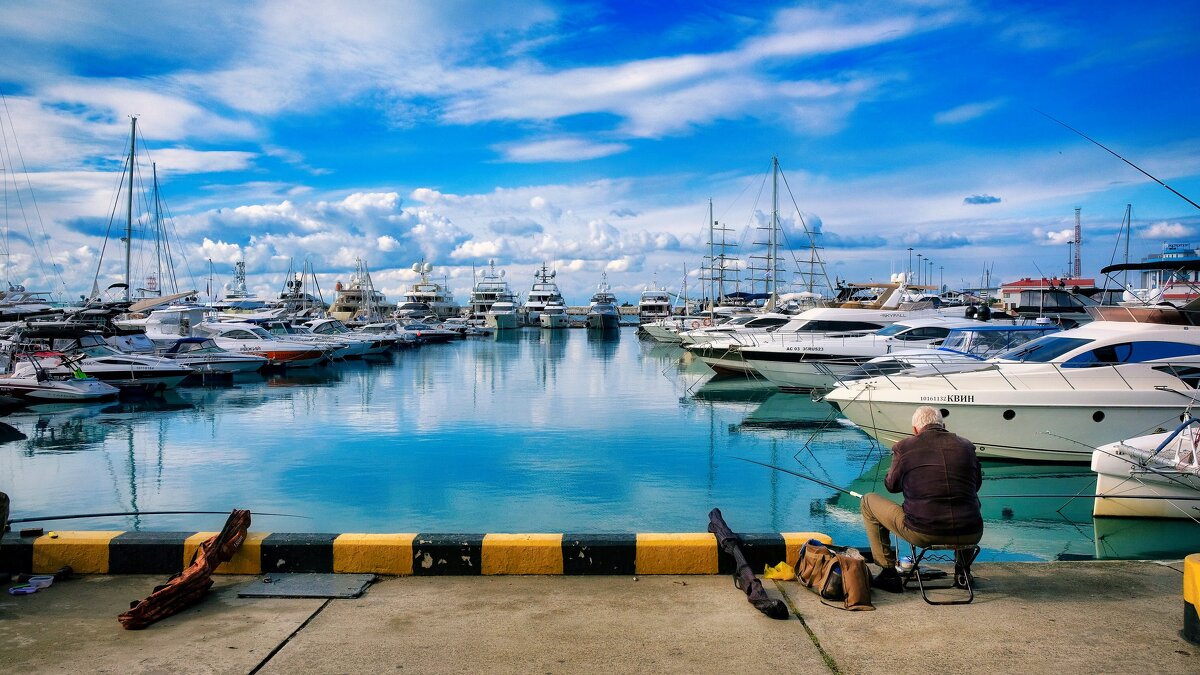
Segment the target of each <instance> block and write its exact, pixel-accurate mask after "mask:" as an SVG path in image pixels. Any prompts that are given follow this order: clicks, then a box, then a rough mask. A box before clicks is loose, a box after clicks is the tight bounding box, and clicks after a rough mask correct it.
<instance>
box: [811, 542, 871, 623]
mask: <svg viewBox="0 0 1200 675" xmlns="http://www.w3.org/2000/svg"><path fill="white" fill-rule="evenodd" d="M796 579H797V580H798V581H799V582H800V583H801V584H803V585H804V586H805V587H806V588H808V589H810V590H812V591H813V592H814V593H816V594H817V595H819V596H821V598H822V600H821V602H822V603H824V604H827V605H830V606H831V607H837V605H835V604H833V603H830V602H826V601H827V600H841V601H842V605H843V606H842V607H841V608H842V609H848V610H851V611H869V610H873V609H875V606H874V605H872V604H871V573H870V571H869V570H868V569H867V561H866V560H864V559H863V557H862V554H860V553H859V552H858V549H854V548H846V547H842V546H832V547H831V546H826V545H825V544H823V543H821V542H819V541H817V540H815V539H812V540H809V542H808V543H806V544H805V545H804V546H803V547H802V548H801V549H800V560H799V562H798V563H797V566H796Z"/></svg>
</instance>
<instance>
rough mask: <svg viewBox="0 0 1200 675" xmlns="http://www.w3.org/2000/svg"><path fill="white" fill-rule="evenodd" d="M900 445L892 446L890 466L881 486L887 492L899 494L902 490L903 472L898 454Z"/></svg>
mask: <svg viewBox="0 0 1200 675" xmlns="http://www.w3.org/2000/svg"><path fill="white" fill-rule="evenodd" d="M899 446H900V444H899V443H897V444H896V445H895V446H892V466H891V467H890V468H889V469H888V472H887V476H886V477H884V479H883V486H884V487H885V488H887V491H888V492H900V491H901V490H903V489H904V485H903V482H902V481H901V478H903V476H904V471H903V470H902V469H901V468H900V465H901V464H902V463H903V459H901V457H902V455H901V454H900V447H899Z"/></svg>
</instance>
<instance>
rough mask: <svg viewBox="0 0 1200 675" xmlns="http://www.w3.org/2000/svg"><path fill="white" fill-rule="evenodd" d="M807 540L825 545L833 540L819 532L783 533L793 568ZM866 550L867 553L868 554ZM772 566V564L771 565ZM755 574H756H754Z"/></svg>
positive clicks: (798, 560)
mask: <svg viewBox="0 0 1200 675" xmlns="http://www.w3.org/2000/svg"><path fill="white" fill-rule="evenodd" d="M809 539H816V540H817V541H820V542H822V543H825V544H832V543H833V538H832V537H830V536H829V535H827V534H821V533H820V532H784V533H783V540H784V542H786V546H787V563H788V564H789V565H791V566H792V567H795V566H796V565H797V564H799V562H800V547H802V546H804V545H805V544H807V543H808V540H809ZM870 552H871V551H870V549H867V553H870ZM772 564H774V563H772ZM756 574H757V572H756Z"/></svg>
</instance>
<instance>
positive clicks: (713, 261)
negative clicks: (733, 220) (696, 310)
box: [700, 199, 717, 310]
mask: <svg viewBox="0 0 1200 675" xmlns="http://www.w3.org/2000/svg"><path fill="white" fill-rule="evenodd" d="M715 227H716V222H715V221H713V207H712V199H709V200H708V297H709V298H711V301H710V302H709V305H708V308H709V309H710V310H711V309H712V308H713V307H715V306H716V304H717V296H716V284H717V252H716V249H715V245H714V243H713V235H715V234H716V232H714V231H713V228H715ZM700 290H701V291H703V290H704V289H703V288H701V289H700Z"/></svg>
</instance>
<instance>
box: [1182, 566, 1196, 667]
mask: <svg viewBox="0 0 1200 675" xmlns="http://www.w3.org/2000/svg"><path fill="white" fill-rule="evenodd" d="M1183 637H1184V638H1185V639H1187V640H1188V641H1190V642H1192V643H1194V644H1197V645H1200V553H1193V554H1191V555H1189V556H1188V557H1186V558H1184V559H1183Z"/></svg>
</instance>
